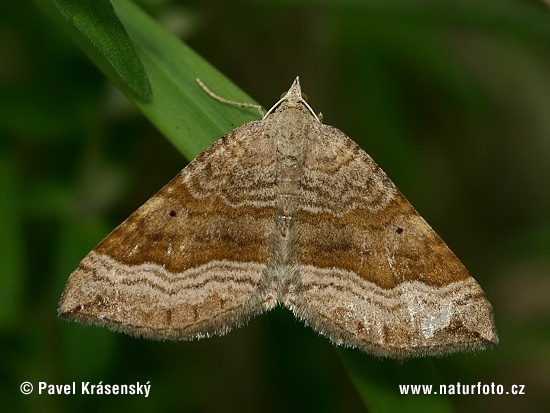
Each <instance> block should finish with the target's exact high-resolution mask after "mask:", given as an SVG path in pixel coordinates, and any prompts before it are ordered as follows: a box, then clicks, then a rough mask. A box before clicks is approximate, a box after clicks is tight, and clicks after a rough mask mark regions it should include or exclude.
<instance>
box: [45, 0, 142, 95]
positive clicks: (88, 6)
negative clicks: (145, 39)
mask: <svg viewBox="0 0 550 413" xmlns="http://www.w3.org/2000/svg"><path fill="white" fill-rule="evenodd" d="M54 1H55V5H54V4H53V3H52V0H43V1H36V3H37V4H38V5H39V6H40V7H41V8H42V9H43V10H44V11H46V13H47V14H48V15H50V17H52V18H53V19H54V21H55V22H56V23H57V24H58V25H60V26H62V28H63V29H64V30H65V32H66V33H68V34H69V35H70V36H71V37H72V39H73V40H74V41H75V42H76V43H77V44H78V45H79V46H80V47H81V48H82V49H83V50H84V52H86V54H87V55H88V57H89V58H90V59H91V60H92V61H93V62H94V63H95V64H96V65H97V66H98V67H99V68H100V69H101V70H102V71H103V72H104V73H105V74H106V75H107V76H108V77H109V78H110V79H111V80H112V81H113V82H114V83H115V84H117V85H118V86H119V87H120V88H121V89H122V90H124V92H125V93H126V94H128V95H130V96H133V97H134V98H135V99H139V100H142V101H150V100H151V98H152V90H151V85H150V83H149V79H148V78H147V74H146V73H145V70H144V68H143V65H142V64H141V61H140V60H139V57H138V56H137V54H136V51H135V49H134V45H133V44H132V41H131V40H130V38H129V37H128V33H127V32H126V30H125V29H124V26H123V25H122V23H121V22H120V20H119V19H118V17H117V15H116V14H115V11H114V9H113V6H112V5H111V3H110V2H109V0H54Z"/></svg>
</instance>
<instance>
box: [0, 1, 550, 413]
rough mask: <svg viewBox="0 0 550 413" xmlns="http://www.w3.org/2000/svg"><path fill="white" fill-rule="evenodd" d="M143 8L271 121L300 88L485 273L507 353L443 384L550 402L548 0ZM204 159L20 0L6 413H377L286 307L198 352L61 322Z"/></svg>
mask: <svg viewBox="0 0 550 413" xmlns="http://www.w3.org/2000/svg"><path fill="white" fill-rule="evenodd" d="M141 4H142V5H143V6H144V7H145V9H146V10H147V11H148V12H149V13H151V14H152V15H154V16H155V18H156V19H157V20H158V21H160V22H162V23H163V24H164V25H166V27H168V28H169V29H170V30H172V31H173V32H175V33H177V34H178V35H179V36H180V37H181V38H182V39H183V40H184V41H185V42H187V43H188V44H189V45H190V46H191V47H193V48H194V49H195V50H196V51H197V52H198V53H200V54H201V55H202V56H203V57H205V58H206V59H207V60H209V61H210V62H211V63H212V64H213V65H215V66H216V67H217V68H218V69H220V70H221V71H222V72H223V73H225V74H226V75H227V76H228V77H229V78H230V79H232V80H233V81H235V82H236V83H237V84H238V85H240V86H241V87H242V88H243V89H244V90H245V91H247V92H248V93H249V94H251V95H252V96H254V97H255V98H256V99H257V100H258V101H259V102H261V103H262V104H263V105H264V106H265V107H269V106H270V105H271V104H272V103H274V102H275V101H276V100H277V99H278V98H279V96H280V93H281V92H284V91H285V90H286V89H288V87H289V86H290V83H291V82H292V80H293V79H294V77H295V76H296V75H300V77H301V80H302V86H303V89H304V91H305V92H306V93H307V94H308V95H309V101H310V104H311V105H312V107H313V108H314V109H315V110H316V111H321V112H322V113H323V115H324V122H325V123H327V124H330V125H334V126H336V127H338V128H340V129H342V130H343V131H344V132H345V133H346V134H348V135H349V136H350V137H352V138H353V139H354V140H356V141H357V142H358V143H359V144H361V145H362V146H363V148H365V150H367V152H369V153H370V155H371V156H372V157H373V158H374V159H375V160H376V161H377V162H378V163H379V164H380V165H381V166H382V168H383V169H384V170H385V171H386V172H387V173H388V175H389V176H390V177H391V178H392V180H394V182H395V183H396V184H397V186H398V187H399V188H400V189H401V190H402V192H403V193H404V194H405V195H406V196H407V197H408V198H409V200H410V201H411V202H412V203H413V205H414V206H415V207H416V208H417V209H418V211H419V212H420V213H421V214H422V215H423V216H424V217H425V218H426V220H427V221H428V222H429V223H430V224H431V225H432V226H433V227H434V229H435V230H436V231H437V232H438V233H439V234H440V235H441V236H442V237H443V239H445V241H446V242H447V244H448V245H449V246H450V247H451V248H452V249H453V251H454V252H455V253H456V254H457V255H458V256H459V257H460V258H461V259H462V260H463V262H464V263H465V265H466V266H467V267H468V268H469V269H470V270H471V272H472V274H474V276H475V277H476V279H477V280H478V282H479V283H480V285H481V286H482V287H483V289H484V290H485V292H486V294H487V296H488V298H489V300H490V301H491V303H492V304H493V307H494V309H495V317H496V324H497V328H498V332H499V336H500V340H501V343H500V344H499V346H498V347H497V348H496V349H495V350H491V351H486V352H481V353H477V354H459V355H456V356H451V357H446V358H443V359H436V360H435V361H434V365H435V367H436V368H437V371H438V374H439V375H440V376H441V382H442V383H447V384H450V383H456V382H457V381H460V382H462V383H466V384H476V383H477V382H478V381H481V382H482V383H491V382H495V383H496V384H502V385H504V386H505V389H506V390H508V388H509V386H511V385H512V384H524V385H525V393H526V394H525V395H523V396H456V397H453V398H452V399H451V400H452V403H453V405H454V406H455V408H456V409H457V410H458V411H466V410H468V411H481V410H483V411H486V410H488V409H491V410H496V409H499V410H500V411H517V410H521V411H542V410H543V408H544V407H545V406H546V407H548V405H550V398H549V396H548V394H549V392H550V385H549V381H550V380H549V371H550V357H549V352H550V329H549V327H550V322H549V318H548V316H549V314H550V297H549V295H550V294H549V293H550V185H549V184H550V166H549V164H550V109H549V108H550V53H549V52H550V42H549V40H550V10H549V9H548V7H547V5H545V3H544V2H543V1H534V0H532V1H525V0H524V1H520V0H514V1H512V0H500V1H498V2H496V1H484V2H473V1H460V2H459V1H449V0H445V1H443V0H438V1H435V0H434V1H433V2H429V1H404V0H403V1H385V2H384V1H365V2H359V1H351V0H347V1H328V0H327V1H322V2H313V1H310V2H307V1H297V2H290V1H233V2H228V1H221V0H209V1H188V2H184V1H181V2H177V1H168V0H164V1H163V0H157V1H154V0H149V1H142V2H141ZM353 4H355V5H357V4H360V5H361V7H360V9H361V8H362V11H361V12H360V13H358V12H357V8H356V7H351V5H353ZM182 110H184V108H182ZM190 139H192V137H190ZM185 164H186V160H185V159H183V157H182V156H181V155H179V153H178V152H177V151H176V150H175V149H174V148H173V147H171V146H170V144H169V143H167V142H166V141H165V140H164V138H163V137H162V136H161V135H160V134H159V133H158V132H157V131H155V129H154V128H153V127H152V126H151V125H150V124H149V123H148V122H147V121H146V120H145V119H144V118H143V117H142V116H141V115H140V114H139V112H138V111H137V110H136V109H135V108H133V107H132V106H131V105H130V104H129V103H128V102H127V100H126V99H125V98H124V97H123V96H122V95H121V94H120V93H119V92H118V91H117V90H116V89H115V88H114V87H113V86H112V85H111V84H109V83H108V82H107V81H106V80H105V78H104V76H103V75H102V74H101V73H100V72H99V71H98V70H97V69H96V68H95V67H94V66H93V65H92V64H91V63H90V62H89V60H87V59H86V57H85V56H84V55H83V53H82V52H81V51H80V50H79V49H78V48H77V47H76V46H74V45H73V43H72V42H71V39H70V38H67V37H66V36H65V35H64V34H63V33H61V32H60V31H58V29H57V28H56V27H55V26H54V25H53V24H52V23H51V22H50V21H49V20H48V19H47V18H46V17H45V16H43V15H42V14H41V13H40V12H39V10H38V9H37V8H36V7H35V6H34V5H33V4H32V3H31V2H26V1H25V2H21V1H15V0H4V1H3V2H2V3H0V194H1V199H0V264H1V266H0V335H1V341H0V346H1V347H0V349H1V352H2V357H1V358H0V359H1V361H0V367H1V376H0V377H1V378H0V380H1V382H0V384H1V388H0V403H1V405H2V410H4V407H7V408H6V410H5V411H41V412H48V411H52V412H53V411H55V412H65V411H73V410H79V411H106V412H111V411H113V412H114V411H117V410H120V409H124V410H130V409H132V410H133V411H150V410H155V411H168V412H170V411H248V410H250V411H260V410H261V411H327V412H333V411H362V410H364V409H365V407H364V405H363V402H362V400H361V397H360V396H359V393H358V392H357V390H356V388H355V386H354V384H353V382H352V380H351V378H350V376H349V373H348V372H347V370H346V369H345V368H344V366H343V364H342V363H341V360H340V357H339V356H338V352H337V351H335V350H334V347H333V346H332V345H331V344H330V343H329V342H328V341H327V340H325V339H324V338H322V337H319V336H317V335H316V334H315V333H314V332H312V331H311V330H309V329H306V328H304V327H303V326H302V325H301V324H300V323H299V322H297V321H295V320H294V319H293V317H292V316H291V314H290V313H289V312H287V311H284V310H281V309H277V310H275V311H273V312H271V313H269V314H266V315H263V316H261V317H259V318H257V319H255V320H253V321H252V322H251V323H249V324H248V325H247V326H246V327H244V328H241V329H238V330H235V331H233V332H231V333H230V334H229V335H227V336H225V337H221V338H219V337H218V338H212V339H208V340H202V341H199V342H191V343H157V342H149V341H144V340H136V339H133V338H130V337H127V336H123V335H120V334H115V333H111V332H109V331H106V330H105V329H101V328H95V327H82V326H80V325H77V324H69V323H66V322H62V321H60V320H58V319H57V317H56V308H57V303H58V300H59V297H60V294H61V292H62V289H63V286H64V284H65V282H66V280H67V278H68V276H69V274H70V273H71V271H72V270H73V269H74V268H75V267H76V265H77V264H78V261H79V260H80V259H81V258H82V257H83V256H84V255H85V254H86V253H87V252H88V251H89V250H90V249H91V248H93V246H94V245H95V244H96V243H97V242H98V241H99V240H100V239H101V238H102V237H103V236H105V235H106V234H107V233H108V232H109V231H110V230H111V229H113V228H114V226H116V225H117V224H118V223H119V222H121V221H122V220H123V219H124V218H126V217H127V216H128V215H129V214H130V213H131V212H133V211H134V210H135V209H136V208H137V207H138V206H139V205H141V203H143V202H144V201H145V200H146V199H148V198H149V197H150V196H151V195H152V194H153V193H154V192H155V191H156V190H158V189H159V188H160V187H161V186H162V185H164V184H165V183H166V182H167V181H168V180H169V179H170V178H172V177H173V176H174V175H175V174H176V173H177V172H178V171H179V170H180V169H181V168H182V167H183V166H184V165H185ZM353 352H354V351H352V353H353ZM356 356H358V357H370V356H366V355H362V354H360V353H358V355H355V354H354V357H356ZM373 374H378V373H377V372H375V371H373ZM23 381H30V382H32V383H33V384H34V385H35V387H37V384H38V382H39V381H46V382H48V383H51V384H64V383H70V382H72V381H77V384H78V382H80V381H91V382H92V383H97V382H99V381H103V383H134V382H136V381H140V382H142V383H143V382H147V381H150V382H151V385H152V389H151V396H150V397H149V398H148V399H143V398H142V397H130V396H119V397H113V396H111V397H90V396H88V397H84V396H79V395H76V396H44V395H42V396H38V395H36V394H33V395H31V396H23V395H22V394H21V393H20V392H19V385H20V383H21V382H23ZM404 384H406V383H404ZM395 391H396V392H397V389H396V390H395ZM35 393H36V390H35ZM396 397H399V396H396ZM434 397H435V396H434Z"/></svg>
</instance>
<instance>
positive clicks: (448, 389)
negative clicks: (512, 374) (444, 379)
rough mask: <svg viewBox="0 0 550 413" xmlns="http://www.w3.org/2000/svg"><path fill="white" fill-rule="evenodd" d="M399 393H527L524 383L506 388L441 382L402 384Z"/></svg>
mask: <svg viewBox="0 0 550 413" xmlns="http://www.w3.org/2000/svg"><path fill="white" fill-rule="evenodd" d="M399 393H401V394H474V395H477V394H517V395H523V394H525V385H524V384H512V385H511V386H510V388H509V389H508V390H504V386H503V385H502V384H495V383H491V384H482V383H481V382H478V383H477V384H462V383H460V382H458V383H456V384H440V385H439V390H437V386H433V385H431V384H400V385H399Z"/></svg>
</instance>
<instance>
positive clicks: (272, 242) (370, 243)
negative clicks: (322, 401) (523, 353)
mask: <svg viewBox="0 0 550 413" xmlns="http://www.w3.org/2000/svg"><path fill="white" fill-rule="evenodd" d="M277 305H282V306H284V307H286V308H288V309H289V310H290V311H292V312H293V313H294V315H295V316H296V317H297V318H299V319H300V320H302V321H304V322H305V324H307V325H309V326H311V327H312V328H313V329H314V330H316V331H317V332H319V333H321V334H322V335H324V336H326V337H328V338H329V339H330V340H331V341H332V342H333V343H335V344H339V345H345V346H349V347H357V348H359V349H361V350H363V351H365V352H367V353H370V354H373V355H376V356H383V357H391V358H406V357H415V356H425V355H442V354H446V353H452V352H456V351H461V350H477V349H484V348H487V347H490V346H492V345H495V344H496V343H497V342H498V338H497V333H496V330H495V324H494V318H493V310H492V307H491V304H490V303H489V302H488V300H487V299H486V297H485V294H484V292H483V290H482V289H481V287H480V286H479V285H478V283H477V282H476V281H475V280H474V278H473V277H472V276H471V275H470V274H469V273H468V271H467V270H466V268H465V267H464V265H463V264H462V263H461V262H460V261H459V259H458V258H457V257H456V256H455V255H454V254H453V252H452V251H451V250H450V249H449V248H448V247H447V246H446V245H445V243H444V242H443V241H442V240H441V238H440V237H439V236H438V235H437V234H436V233H435V232H434V231H433V230H432V228H431V227H430V226H429V225H428V224H427V223H426V221H425V220H424V219H423V218H422V217H421V216H420V215H419V214H418V213H417V212H416V211H415V209H414V208H413V207H412V206H411V204H410V203H409V202H408V201H407V200H406V199H405V197H404V196H403V195H402V194H401V193H400V192H399V190H398V189H397V188H396V187H395V185H394V184H393V183H392V181H391V180H390V179H389V178H388V177H387V176H386V174H385V173H384V171H382V170H381V169H380V167H378V165H377V164H376V163H375V162H374V161H373V160H372V159H371V157H370V156H369V155H368V154H367V153H365V152H364V151H363V150H362V149H361V148H360V147H359V146H358V145H357V144H356V143H355V142H354V141H352V140H351V139H350V138H349V137H347V136H346V135H345V134H344V133H343V132H341V131H340V130H338V129H336V128H334V127H332V126H328V125H324V124H323V123H322V122H321V121H320V120H319V118H318V117H317V115H316V114H315V112H314V111H313V109H312V108H311V107H310V106H309V104H308V103H307V102H306V101H305V100H304V98H303V97H302V92H301V88H300V82H299V79H298V78H296V80H295V81H294V83H293V84H292V86H291V87H290V89H289V90H288V92H287V93H286V95H284V96H283V97H282V98H281V99H280V100H279V101H278V102H277V103H276V104H275V105H274V106H273V107H272V108H271V109H270V110H269V111H268V112H267V114H266V115H265V116H264V117H263V119H261V120H258V121H254V122H250V123H247V124H245V125H242V126H240V127H238V128H236V129H234V130H232V131H231V132H229V133H227V134H226V135H225V136H223V137H222V138H220V139H219V140H218V141H216V142H215V143H214V144H213V145H212V146H210V147H209V148H208V149H207V150H205V151H204V152H203V153H202V154H200V155H199V156H198V157H197V158H196V159H194V160H193V161H192V162H191V163H189V164H188V165H187V166H186V167H185V168H184V169H183V170H182V171H181V172H180V173H179V174H178V175H177V176H176V177H175V178H174V179H172V180H171V181H170V182H169V183H168V184H166V186H164V187H163V188H162V189H161V190H160V191H159V192H158V193H157V194H155V195H154V196H153V197H152V198H151V199H149V200H148V201H147V202H146V203H145V204H144V205H143V206H141V207H140V208H139V209H138V210H137V211H136V212H134V213H133V214H132V215H131V216H130V217H129V218H128V219H126V220H125V221H124V222H123V223H122V224H120V225H119V226H118V227H117V228H116V229H114V231H113V232H111V233H110V234H109V235H108V236H107V237H106V238H105V239H104V240H103V241H101V242H100V243H99V245H97V247H95V248H94V249H93V250H92V251H91V252H90V253H89V254H88V255H87V256H85V257H84V259H83V260H82V261H81V262H80V265H79V266H78V268H77V269H76V270H75V271H74V272H73V273H72V274H71V276H70V278H69V280H68V282H67V285H66V288H65V291H64V293H63V296H62V298H61V302H60V305H59V310H58V312H59V315H60V316H61V317H63V318H68V319H71V320H75V321H79V322H82V323H86V324H97V325H101V326H106V327H108V328H110V329H112V330H115V331H122V332H124V333H128V334H130V335H133V336H143V337H146V338H150V339H155V340H192V339H198V338H202V337H208V336H211V335H222V334H225V333H227V332H228V331H230V330H231V329H232V328H234V327H236V326H240V325H242V324H244V323H246V322H247V321H248V320H249V319H250V318H251V317H254V316H255V315H257V314H260V313H263V312H264V311H267V310H269V309H271V308H273V307H275V306H277Z"/></svg>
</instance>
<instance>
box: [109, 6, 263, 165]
mask: <svg viewBox="0 0 550 413" xmlns="http://www.w3.org/2000/svg"><path fill="white" fill-rule="evenodd" d="M112 3H113V6H114V8H115V10H116V12H117V14H118V16H119V17H120V20H121V21H122V23H123V24H124V26H125V27H126V30H127V31H128V34H129V35H130V37H131V39H132V40H133V42H134V45H135V47H136V50H137V52H138V55H139V56H140V58H141V61H142V62H143V65H144V66H145V70H146V72H147V74H148V76H149V79H150V81H151V84H152V87H153V93H154V99H153V100H152V101H151V102H149V103H144V102H140V101H138V100H135V99H133V100H134V103H135V104H136V105H137V106H138V107H139V108H140V110H141V111H142V112H143V113H144V114H145V116H147V118H149V120H150V121H151V122H152V123H153V124H154V125H155V126H156V127H157V128H158V129H159V130H160V131H161V132H162V133H163V134H164V136H165V137H166V138H167V139H168V140H169V141H170V142H172V144H173V145H174V146H176V148H178V149H179V150H180V152H181V153H182V154H184V155H185V156H186V157H187V158H188V159H191V158H193V157H195V156H196V155H198V154H199V153H200V152H202V151H203V150H204V149H206V148H207V147H208V146H209V145H210V144H211V143H212V142H213V141H214V140H216V139H217V138H219V137H220V136H221V135H222V134H224V133H226V132H228V131H230V130H231V129H234V128H235V127H236V126H238V125H242V124H244V123H246V122H249V121H251V120H254V119H257V118H258V117H259V113H258V111H257V110H254V109H242V108H237V107H232V106H229V105H227V104H223V103H220V102H217V101H215V100H213V99H212V98H211V97H210V96H208V95H207V94H206V93H205V92H204V90H202V89H201V88H200V87H199V86H198V85H197V83H196V81H195V79H196V78H200V79H201V80H202V81H203V82H204V83H205V84H206V85H207V86H208V87H209V88H210V89H212V90H213V91H214V92H216V93H217V94H218V95H220V96H223V97H224V98H227V99H232V100H236V101H239V102H251V103H253V102H254V101H253V99H251V98H250V97H249V96H248V95H247V94H245V93H244V92H243V91H241V90H240V89H239V88H237V87H236V86H235V85H234V84H233V83H231V82H230V81H229V80H228V79H227V78H226V77H225V76H224V75H223V74H221V73H220V72H219V71H218V70H217V69H215V68H214V67H213V66H211V65H210V64H209V63H208V62H207V61H205V60H204V59H203V58H202V57H200V56H199V55H198V54H196V53H195V52H194V51H193V50H191V49H190V48H189V47H187V46H186V45H185V44H184V43H183V42H182V41H181V40H180V39H178V38H177V37H176V36H174V35H173V34H171V33H169V32H167V31H166V29H164V28H163V27H162V26H160V25H159V24H158V23H157V22H156V21H154V20H153V19H152V18H150V17H149V16H148V15H147V14H145V13H144V12H143V11H141V10H140V9H139V8H138V7H137V6H136V5H135V4H133V3H132V2H130V1H128V0H113V1H112ZM130 99H132V97H131V96H130Z"/></svg>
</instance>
